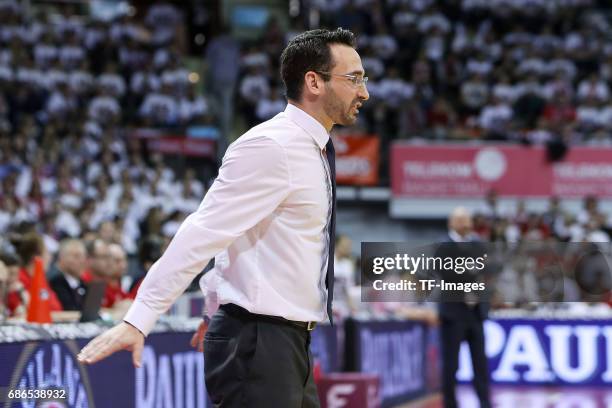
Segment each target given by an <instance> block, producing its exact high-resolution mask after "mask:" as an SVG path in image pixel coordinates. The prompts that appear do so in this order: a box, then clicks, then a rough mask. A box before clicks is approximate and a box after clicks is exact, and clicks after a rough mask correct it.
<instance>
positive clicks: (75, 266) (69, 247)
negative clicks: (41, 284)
mask: <svg viewBox="0 0 612 408" xmlns="http://www.w3.org/2000/svg"><path fill="white" fill-rule="evenodd" d="M86 259H87V251H86V249H85V245H84V244H83V242H81V241H80V240H78V239H66V240H64V241H62V243H61V245H60V249H59V254H58V258H57V262H56V265H55V266H56V268H57V270H58V272H59V274H58V275H56V276H55V277H54V278H53V279H51V281H50V282H49V285H50V286H51V289H53V291H54V292H55V293H56V294H57V297H58V299H59V301H60V303H61V304H62V307H63V308H64V310H81V309H82V307H83V300H84V299H85V294H86V293H87V288H86V286H85V284H84V282H83V280H82V277H83V271H84V266H85V261H86Z"/></svg>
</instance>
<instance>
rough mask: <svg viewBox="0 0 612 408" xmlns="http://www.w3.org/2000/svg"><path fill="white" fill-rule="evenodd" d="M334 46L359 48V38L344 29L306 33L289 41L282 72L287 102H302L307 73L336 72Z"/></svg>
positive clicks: (283, 55)
mask: <svg viewBox="0 0 612 408" xmlns="http://www.w3.org/2000/svg"><path fill="white" fill-rule="evenodd" d="M330 44H344V45H348V46H349V47H353V48H355V35H354V34H353V33H352V32H350V31H349V30H345V29H342V28H338V29H336V30H333V31H330V30H326V29H317V30H310V31H306V32H304V33H302V34H300V35H298V36H297V37H295V38H293V39H292V40H291V41H289V44H287V47H285V49H284V50H283V53H282V54H281V68H280V70H281V78H282V80H283V83H284V84H285V90H286V96H287V99H293V100H299V99H300V98H301V96H302V88H303V86H304V75H305V74H306V72H308V71H315V72H321V71H324V72H329V71H331V70H332V68H333V66H334V65H333V64H334V61H333V60H332V56H331V50H330V48H329V45H330ZM322 76H323V79H324V80H325V81H329V76H327V75H322Z"/></svg>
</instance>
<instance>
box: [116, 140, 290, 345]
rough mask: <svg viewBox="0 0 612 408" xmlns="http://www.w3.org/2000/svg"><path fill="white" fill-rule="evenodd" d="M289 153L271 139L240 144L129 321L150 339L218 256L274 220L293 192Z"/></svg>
mask: <svg viewBox="0 0 612 408" xmlns="http://www.w3.org/2000/svg"><path fill="white" fill-rule="evenodd" d="M290 183H291V180H290V173H289V167H288V161H287V156H286V153H285V151H284V148H283V147H282V146H280V145H279V144H278V143H277V142H276V141H274V140H272V139H270V138H268V137H264V136H262V137H255V138H252V139H248V140H245V141H240V140H239V141H238V142H236V143H235V144H234V145H233V146H231V147H230V150H229V151H228V153H227V154H226V156H225V157H224V159H223V164H222V166H221V168H220V169H219V176H218V177H217V179H216V180H215V182H214V183H213V185H212V187H211V188H210V190H209V191H208V193H207V194H206V196H205V197H204V200H203V201H202V203H201V204H200V206H199V208H198V210H197V211H196V212H194V213H192V214H191V215H189V217H187V218H186V219H185V221H184V222H183V224H182V225H181V227H180V228H179V230H178V231H177V233H176V235H175V236H174V238H173V239H172V241H171V242H170V244H169V246H168V248H167V249H166V251H165V252H164V254H163V255H162V256H161V258H159V260H158V261H157V262H156V263H155V264H153V266H152V267H151V268H150V269H149V271H148V273H147V275H146V277H145V279H144V281H143V282H142V285H141V286H140V289H139V290H138V294H137V296H136V300H135V301H134V303H133V304H132V306H131V307H130V309H129V310H128V312H127V314H126V315H125V317H124V320H125V321H126V322H128V323H130V324H131V325H133V326H135V327H136V328H138V329H139V330H140V331H141V332H142V333H143V334H144V335H145V336H146V335H147V334H148V333H149V332H150V331H151V329H152V328H153V326H154V325H155V322H156V320H157V319H158V317H159V316H160V315H161V314H163V313H165V312H166V311H167V310H168V309H169V308H170V306H171V305H172V303H174V301H175V300H176V298H177V297H178V296H180V295H181V294H182V293H183V292H184V291H185V289H186V288H187V286H188V285H189V284H190V283H191V281H192V280H193V278H194V277H195V276H196V275H197V274H198V273H200V272H201V271H202V270H203V269H204V267H205V266H206V264H207V263H208V262H209V261H210V259H211V258H213V257H214V256H215V255H216V254H217V253H219V252H221V251H222V250H224V249H225V248H227V247H228V246H229V245H230V244H231V243H232V242H233V241H234V240H235V239H236V238H238V237H239V236H241V235H242V234H244V233H245V232H246V231H247V230H249V229H250V228H252V227H253V226H255V225H256V224H257V223H259V222H260V221H261V220H262V219H264V218H265V217H267V216H268V215H270V214H271V213H272V212H273V211H274V210H275V209H276V208H277V207H278V206H279V204H281V203H282V202H283V201H284V200H285V198H286V197H287V196H288V194H289V191H290Z"/></svg>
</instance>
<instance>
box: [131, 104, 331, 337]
mask: <svg viewBox="0 0 612 408" xmlns="http://www.w3.org/2000/svg"><path fill="white" fill-rule="evenodd" d="M328 140H329V134H328V133H327V131H326V130H325V128H324V127H323V126H322V125H321V124H320V123H319V122H318V121H317V120H315V119H314V118H313V117H312V116H310V115H308V114H307V113H306V112H304V111H302V110H301V109H299V108H297V107H296V106H294V105H291V104H289V105H287V108H286V109H285V111H284V112H281V113H279V114H278V115H276V116H275V117H274V118H272V119H270V120H269V121H266V122H264V123H262V124H260V125H258V126H256V127H254V128H252V129H251V130H249V131H248V132H247V133H245V134H244V135H243V136H242V137H240V138H239V139H238V140H237V141H236V142H234V143H233V144H232V145H231V146H230V147H229V149H228V151H227V153H226V154H225V157H224V158H223V164H222V165H221V168H220V169H219V176H218V177H217V179H216V180H215V182H214V184H213V185H212V187H211V188H210V190H209V191H208V193H207V194H206V196H205V197H204V200H203V201H202V203H201V204H200V206H199V208H198V210H197V211H196V212H195V213H193V214H191V215H190V216H189V217H187V219H186V220H185V222H184V223H183V224H182V225H181V227H180V229H179V230H178V232H177V234H176V235H175V236H174V238H173V240H172V242H171V243H170V245H169V246H168V249H167V250H166V252H165V253H164V254H163V255H162V257H161V258H160V259H159V260H158V261H157V262H156V263H155V264H154V265H153V266H152V267H151V269H149V272H148V273H147V276H146V278H145V279H144V281H143V283H142V285H141V286H140V289H139V291H138V295H137V297H136V300H135V301H134V304H133V305H132V306H131V308H130V310H129V311H128V312H127V314H126V316H125V318H124V320H125V321H126V322H128V323H130V324H132V325H133V326H135V327H137V328H138V329H139V330H140V331H142V332H143V333H144V334H145V335H147V334H148V333H149V332H150V331H151V329H152V327H153V326H154V324H155V321H156V320H157V318H158V317H159V315H161V314H162V313H164V312H166V311H167V310H168V308H169V307H170V306H171V304H172V303H173V302H174V301H175V299H176V298H177V297H178V296H179V295H180V294H181V293H182V292H183V291H184V290H185V288H186V287H187V286H188V285H189V283H190V282H191V281H192V279H193V278H194V276H196V275H197V274H198V273H199V272H201V271H202V270H203V268H204V267H205V266H206V264H207V263H208V261H209V260H210V259H211V258H212V257H214V256H216V257H215V268H214V269H213V270H212V271H210V272H208V273H206V274H205V275H204V276H203V278H202V280H201V281H200V286H201V287H202V290H203V291H204V294H205V296H206V297H207V305H211V303H212V304H214V305H213V310H211V309H209V310H208V313H209V314H210V313H212V312H213V311H214V308H215V307H216V306H218V305H220V304H226V303H234V304H237V305H239V306H242V307H244V308H246V309H247V310H249V311H251V312H252V313H258V314H266V315H272V316H281V317H284V318H287V319H290V320H298V321H323V320H325V319H326V318H327V313H326V301H327V289H326V288H325V273H326V271H327V264H326V262H327V261H326V260H325V259H326V256H327V251H328V248H327V247H326V244H327V241H328V237H327V236H326V232H327V231H326V224H327V221H328V216H329V211H330V208H329V202H330V201H331V200H330V197H331V191H330V183H329V182H330V180H329V175H328V174H329V169H328V167H327V166H328V163H327V158H326V156H325V152H324V148H325V145H326V143H327V141H328Z"/></svg>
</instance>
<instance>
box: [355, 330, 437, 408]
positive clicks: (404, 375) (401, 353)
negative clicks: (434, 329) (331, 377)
mask: <svg viewBox="0 0 612 408" xmlns="http://www.w3.org/2000/svg"><path fill="white" fill-rule="evenodd" d="M345 330H346V365H347V369H348V370H349V371H360V372H363V373H367V374H375V375H377V376H378V377H379V378H380V395H381V397H382V406H383V407H391V406H394V405H397V404H399V403H402V402H405V401H408V400H411V399H413V398H417V397H419V396H421V395H423V394H424V393H425V392H426V386H427V384H426V375H425V372H426V370H425V367H426V364H425V357H426V349H427V345H426V340H427V337H426V336H427V329H426V326H425V324H423V323H420V322H410V321H356V320H347V321H346V322H345Z"/></svg>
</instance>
